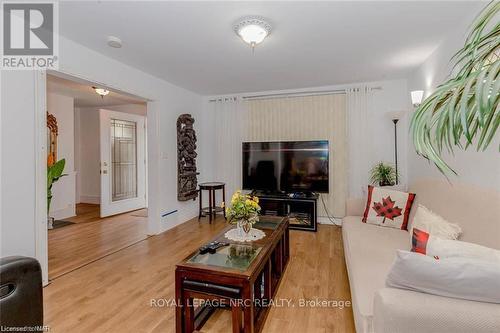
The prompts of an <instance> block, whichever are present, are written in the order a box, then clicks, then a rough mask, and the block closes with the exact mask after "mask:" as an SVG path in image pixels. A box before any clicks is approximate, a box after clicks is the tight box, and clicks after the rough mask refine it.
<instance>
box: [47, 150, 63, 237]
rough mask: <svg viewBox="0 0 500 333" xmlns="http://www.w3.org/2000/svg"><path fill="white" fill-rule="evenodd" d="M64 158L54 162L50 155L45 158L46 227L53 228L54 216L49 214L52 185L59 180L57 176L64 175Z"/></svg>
mask: <svg viewBox="0 0 500 333" xmlns="http://www.w3.org/2000/svg"><path fill="white" fill-rule="evenodd" d="M65 165H66V160H65V159H64V158H63V159H61V160H59V161H57V162H55V163H54V159H53V158H52V155H49V158H48V159H47V222H48V228H49V229H52V228H53V223H54V218H53V217H50V216H49V212H50V203H51V201H52V185H54V183H55V182H57V181H58V180H59V178H61V177H64V176H66V174H63V171H64V166H65Z"/></svg>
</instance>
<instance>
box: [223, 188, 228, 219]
mask: <svg viewBox="0 0 500 333" xmlns="http://www.w3.org/2000/svg"><path fill="white" fill-rule="evenodd" d="M222 202H223V203H224V210H223V211H222V213H223V214H224V219H226V209H225V207H226V204H227V203H226V186H225V185H223V186H222Z"/></svg>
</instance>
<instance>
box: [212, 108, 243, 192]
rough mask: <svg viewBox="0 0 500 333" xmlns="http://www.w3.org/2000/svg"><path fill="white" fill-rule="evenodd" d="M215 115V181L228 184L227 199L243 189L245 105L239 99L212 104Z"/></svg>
mask: <svg viewBox="0 0 500 333" xmlns="http://www.w3.org/2000/svg"><path fill="white" fill-rule="evenodd" d="M212 104H213V114H214V115H215V156H214V167H215V170H214V181H221V182H224V183H226V199H227V198H228V197H229V198H230V197H231V195H232V194H233V193H234V192H235V191H236V190H238V189H241V142H242V132H243V130H242V126H243V122H242V118H243V115H244V114H245V112H244V110H243V109H242V108H243V104H242V103H241V101H240V100H239V99H238V98H221V99H218V100H216V101H215V102H212Z"/></svg>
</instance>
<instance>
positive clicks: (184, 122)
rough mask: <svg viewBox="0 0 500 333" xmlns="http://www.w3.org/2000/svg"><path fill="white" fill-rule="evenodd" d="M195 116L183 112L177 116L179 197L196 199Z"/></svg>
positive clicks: (180, 198)
mask: <svg viewBox="0 0 500 333" xmlns="http://www.w3.org/2000/svg"><path fill="white" fill-rule="evenodd" d="M193 124H194V118H193V117H191V115H190V114H181V115H180V116H179V118H177V199H178V200H179V201H187V200H189V199H193V200H195V199H196V196H197V188H198V180H197V175H198V174H199V172H196V156H197V154H196V133H195V131H194V128H193Z"/></svg>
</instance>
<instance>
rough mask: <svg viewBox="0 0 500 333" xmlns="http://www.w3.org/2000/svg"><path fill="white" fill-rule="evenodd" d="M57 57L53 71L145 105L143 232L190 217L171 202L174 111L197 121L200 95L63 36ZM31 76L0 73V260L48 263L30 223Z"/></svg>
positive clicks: (192, 212)
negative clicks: (128, 95) (165, 215)
mask: <svg viewBox="0 0 500 333" xmlns="http://www.w3.org/2000/svg"><path fill="white" fill-rule="evenodd" d="M59 59H60V65H59V67H60V71H62V72H64V73H67V74H71V75H74V76H77V77H80V78H82V79H86V80H89V81H91V82H96V83H98V84H100V85H103V86H107V87H110V88H113V89H116V90H121V91H126V92H129V93H131V94H134V95H136V96H141V97H145V98H147V99H149V100H151V102H149V103H148V142H149V147H150V148H152V149H149V150H148V161H149V165H148V174H149V183H148V189H149V195H148V198H149V220H150V221H149V232H150V233H157V232H160V231H163V230H166V229H169V228H171V227H173V226H175V225H177V224H178V223H181V222H184V221H186V220H187V219H189V218H191V217H194V216H196V214H197V203H196V202H194V201H188V202H178V201H177V195H176V192H177V190H176V189H177V162H176V148H177V137H176V120H177V117H178V115H179V114H181V113H191V114H193V115H194V117H195V118H196V119H199V117H198V116H199V115H200V114H201V107H202V99H201V96H199V95H197V94H195V93H192V92H190V91H188V90H185V89H182V88H179V87H177V86H174V85H172V84H170V83H168V82H166V81H163V80H161V79H158V78H156V77H153V76H152V75H149V74H146V73H144V72H141V71H139V70H137V69H135V68H132V67H130V66H127V65H125V64H123V63H120V62H118V61H116V60H114V59H111V58H108V57H105V56H103V55H102V54H99V53H97V52H94V51H92V50H90V49H88V48H85V47H83V46H81V45H79V44H77V43H75V42H73V41H70V40H68V39H66V38H64V37H62V36H61V37H60V55H59ZM36 77H37V74H35V73H34V72H30V71H8V72H2V77H1V106H2V124H1V126H2V128H1V129H2V133H1V135H2V143H1V144H2V161H1V163H2V166H1V172H2V189H1V191H2V194H1V197H2V227H1V231H2V234H1V240H2V247H1V250H2V253H1V256H7V255H16V254H20V255H28V256H32V257H34V256H36V257H38V258H39V259H40V260H42V261H43V260H46V258H47V255H46V244H45V245H44V244H42V245H40V246H39V247H37V246H36V243H35V230H36V228H38V225H40V224H42V225H45V224H46V220H45V218H44V217H43V216H42V217H39V220H35V210H36V206H35V196H36V192H35V172H36V171H37V170H35V154H36V152H37V149H36V147H35V145H34V142H35V133H36V127H35V121H36V120H37V117H38V116H40V114H37V113H36V112H35V111H36V108H35V98H36V97H37V95H36V84H37V82H38V81H37V79H36ZM196 130H197V131H198V133H199V134H200V135H201V136H202V137H203V135H204V131H205V130H208V129H207V128H206V127H204V126H203V124H202V123H201V122H197V123H196ZM20 134H22V135H20ZM198 164H199V170H200V171H201V172H202V173H203V170H206V169H207V167H206V165H205V163H204V161H203V160H201V159H199V160H198ZM40 168H43V166H41V167H40ZM38 171H40V170H38ZM43 190H44V189H43V186H40V188H39V189H38V191H39V192H38V193H42V195H43ZM174 210H177V213H176V214H172V215H169V216H168V218H166V219H161V215H162V213H165V212H169V211H174ZM44 246H45V247H44ZM44 258H45V259H44ZM42 267H44V264H43V263H42ZM44 268H45V267H44ZM44 274H45V276H46V272H44Z"/></svg>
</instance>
